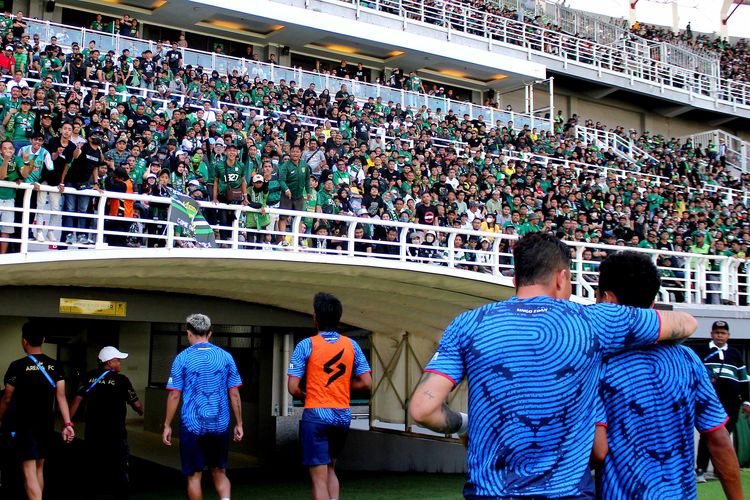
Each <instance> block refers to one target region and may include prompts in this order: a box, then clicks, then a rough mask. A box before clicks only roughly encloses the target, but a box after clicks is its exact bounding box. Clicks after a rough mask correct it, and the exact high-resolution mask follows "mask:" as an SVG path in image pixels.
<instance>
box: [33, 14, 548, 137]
mask: <svg viewBox="0 0 750 500" xmlns="http://www.w3.org/2000/svg"><path fill="white" fill-rule="evenodd" d="M26 23H27V24H28V27H29V28H28V29H29V32H30V33H32V34H34V33H39V35H40V37H42V38H43V39H44V40H49V38H50V36H52V35H54V36H57V41H58V43H59V44H60V45H61V46H63V47H67V46H69V45H70V44H72V43H73V42H78V44H79V45H80V46H81V47H86V46H87V44H88V42H89V41H91V40H93V41H95V42H96V47H97V49H99V50H100V51H102V50H103V51H105V52H106V51H108V50H114V51H115V53H116V54H119V53H120V52H121V51H122V50H123V49H125V48H127V49H129V50H130V51H131V52H132V53H137V54H140V53H141V52H143V51H144V50H146V49H148V50H151V51H154V50H155V49H156V42H154V41H150V40H143V39H138V38H132V37H125V36H122V35H119V34H118V35H114V34H112V33H105V32H102V31H95V30H91V29H88V28H79V27H73V26H67V25H63V24H58V23H53V22H50V21H44V20H39V19H26ZM165 49H166V48H165ZM180 51H181V52H182V54H183V65H191V66H193V67H197V66H201V67H203V68H204V69H206V70H210V71H213V70H216V71H218V72H219V73H228V74H231V73H232V71H234V70H237V71H238V73H239V74H240V75H241V76H244V75H251V76H258V77H260V78H261V79H269V80H271V81H274V82H278V81H280V80H281V79H285V80H286V81H287V83H290V82H291V81H294V82H295V83H297V85H298V87H299V88H307V87H309V85H310V84H311V83H314V84H315V85H316V88H318V89H320V90H322V89H329V91H330V90H333V92H334V93H335V91H336V90H337V89H339V88H340V86H341V85H347V86H348V87H349V91H351V92H352V93H353V94H354V95H355V97H357V98H358V99H360V100H366V99H368V98H369V97H376V98H377V97H382V98H383V100H384V101H385V102H389V101H393V103H394V104H395V103H398V104H401V106H402V107H403V108H404V109H414V108H419V107H421V106H427V107H428V108H430V109H432V110H436V109H442V110H443V111H448V110H453V111H455V112H456V114H459V115H463V114H468V115H469V116H470V117H471V118H472V119H474V118H477V117H478V116H480V115H484V116H485V117H486V118H489V119H490V120H491V121H492V123H494V122H495V121H496V120H502V121H505V122H507V121H513V122H514V123H518V124H520V125H522V126H523V125H525V124H528V125H529V126H530V127H531V128H533V127H535V126H537V127H544V128H550V127H551V126H552V122H551V120H549V119H546V118H540V117H538V116H535V115H533V114H527V113H518V112H514V111H504V110H501V109H497V108H492V107H488V106H483V105H481V104H474V103H471V102H465V101H456V100H453V99H448V98H445V97H435V96H431V95H429V94H422V93H418V92H412V91H409V90H403V89H394V88H391V87H388V86H385V85H380V84H373V83H366V82H359V81H354V80H350V79H343V78H337V77H335V76H333V75H326V74H322V73H316V72H313V71H307V70H303V69H301V68H293V67H287V66H281V65H278V64H270V63H264V62H260V61H252V60H248V59H244V58H238V57H234V56H229V55H225V54H217V53H215V52H206V51H201V50H197V49H190V48H182V49H180Z"/></svg>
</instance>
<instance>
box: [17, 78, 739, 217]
mask: <svg viewBox="0 0 750 500" xmlns="http://www.w3.org/2000/svg"><path fill="white" fill-rule="evenodd" d="M26 80H27V81H28V82H30V83H38V82H39V80H38V79H34V78H27V79H26ZM54 85H55V86H56V87H58V88H60V89H69V88H71V87H72V86H71V85H70V84H66V83H56V84H54ZM82 89H83V90H84V92H86V93H88V92H89V91H90V88H89V87H85V86H83V87H82ZM127 89H128V91H129V92H128V93H124V92H117V93H116V95H118V96H121V97H122V98H123V99H124V100H127V99H128V98H129V97H130V96H131V95H136V96H142V95H143V94H146V95H147V96H149V97H150V98H151V100H152V101H153V102H155V103H158V104H159V107H158V108H157V111H161V110H163V109H166V108H167V106H168V104H169V102H170V100H172V98H170V99H164V98H161V97H158V95H159V94H158V92H157V91H154V90H146V89H142V88H140V87H127ZM102 90H103V91H102V95H105V96H106V95H107V94H108V92H109V83H105V84H104V86H103V88H102ZM174 99H176V100H177V103H178V104H179V105H180V106H182V105H184V104H185V103H186V101H189V99H188V98H187V97H186V96H185V95H182V94H177V95H175V96H174ZM217 105H218V106H219V107H212V108H211V109H212V110H213V111H215V112H217V111H221V106H223V105H227V106H231V107H232V108H235V109H239V110H241V112H242V115H243V116H244V117H246V118H247V117H249V116H254V117H255V118H257V119H259V120H265V119H266V118H267V117H268V116H267V115H266V114H265V110H264V109H263V108H259V107H256V106H246V105H241V104H232V103H224V102H221V101H220V102H218V103H217ZM252 113H254V115H252ZM277 114H278V115H279V116H281V117H288V116H289V115H290V114H291V113H290V112H283V111H279V112H277ZM297 117H298V119H299V120H300V123H301V125H302V126H303V127H306V128H308V129H310V130H311V131H312V130H314V129H315V128H316V127H322V126H324V124H325V122H327V121H328V120H327V119H325V118H318V117H315V116H307V115H302V114H297ZM516 125H517V124H515V123H514V124H513V126H514V127H516ZM331 128H332V129H334V130H338V127H337V126H336V125H332V127H331ZM581 128H582V129H585V133H586V134H588V135H589V136H590V137H592V138H593V137H596V136H598V135H599V134H610V135H614V134H611V133H610V132H606V131H600V130H597V129H591V128H585V127H581ZM388 132H389V130H385V129H383V128H380V127H374V128H372V129H371V130H370V134H369V135H370V140H371V144H377V145H379V146H380V147H383V148H385V147H386V146H387V145H393V144H394V143H395V141H396V140H397V139H398V140H400V141H401V142H402V144H407V145H408V146H409V147H410V148H411V147H413V146H414V140H415V139H411V138H409V139H406V138H401V137H396V136H394V135H389V134H388ZM718 132H723V131H718ZM727 135H728V134H727ZM696 137H697V136H696ZM730 137H733V138H734V136H730ZM419 139H420V138H419V137H416V140H419ZM736 139H738V138H736ZM580 140H581V141H582V142H584V144H588V143H587V142H586V140H585V138H581V139H580ZM591 140H593V139H591ZM613 140H619V141H622V142H623V144H629V146H622V147H623V148H625V147H630V148H635V149H638V148H636V147H635V146H633V145H632V141H629V142H628V141H625V139H623V138H621V137H619V136H616V135H615V139H613ZM431 141H432V143H433V144H434V145H435V146H437V147H445V148H451V149H453V150H454V151H455V152H456V153H457V154H460V153H461V152H464V153H465V154H466V155H467V156H469V155H471V154H473V152H472V150H471V148H470V147H469V145H468V143H466V142H462V141H458V140H454V139H447V138H439V137H433V138H431ZM501 154H502V155H505V156H506V158H507V159H513V160H516V161H526V162H534V163H537V164H541V165H544V166H548V165H549V164H552V165H562V166H564V167H565V168H570V169H573V170H574V171H575V172H576V174H580V173H581V172H584V173H597V174H599V175H605V176H614V178H615V179H617V180H618V181H622V180H627V179H635V180H637V181H644V182H646V183H648V184H650V185H658V186H661V187H665V188H666V187H667V186H668V185H669V184H670V180H669V179H667V178H666V177H663V176H659V175H653V174H648V173H643V172H640V171H639V168H638V167H637V165H635V159H630V160H629V161H631V163H632V164H633V166H634V168H633V169H632V170H623V169H617V168H612V167H608V166H602V165H594V164H589V163H585V162H580V161H572V160H567V159H560V158H551V157H549V156H545V155H538V154H534V153H529V152H524V153H518V152H516V151H513V150H510V149H503V150H502V152H501V153H490V156H500V155H501ZM684 189H685V190H686V192H687V193H688V194H696V193H698V194H713V193H718V194H719V195H720V196H721V197H722V198H723V199H724V200H725V201H726V202H727V203H736V202H738V201H742V203H744V204H745V205H748V204H749V203H748V202H749V201H750V193H748V192H747V191H741V190H738V189H733V188H729V187H725V186H719V185H712V184H706V185H704V186H703V187H701V188H693V187H689V186H688V187H686V188H684Z"/></svg>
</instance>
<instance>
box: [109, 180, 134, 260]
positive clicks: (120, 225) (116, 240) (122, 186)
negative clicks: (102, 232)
mask: <svg viewBox="0 0 750 500" xmlns="http://www.w3.org/2000/svg"><path fill="white" fill-rule="evenodd" d="M113 177H114V181H113V182H112V183H107V186H106V187H107V191H114V192H118V193H129V194H133V181H131V180H130V176H128V172H127V171H126V170H125V168H124V167H122V166H120V167H117V168H116V169H115V171H114V173H113ZM108 215H109V216H111V217H121V218H127V219H132V218H133V200H121V199H119V198H111V199H110V200H109V212H108ZM130 224H131V221H128V220H122V219H119V220H111V219H110V220H108V221H107V224H106V226H107V230H109V231H117V232H118V233H121V234H116V235H115V234H110V235H107V242H108V243H109V244H110V245H111V246H117V247H124V246H126V241H127V234H124V233H127V232H128V230H129V229H130Z"/></svg>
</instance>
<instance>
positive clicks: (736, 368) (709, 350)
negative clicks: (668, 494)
mask: <svg viewBox="0 0 750 500" xmlns="http://www.w3.org/2000/svg"><path fill="white" fill-rule="evenodd" d="M728 341H729V323H727V322H726V321H714V324H713V325H712V326H711V341H710V342H708V343H707V344H701V345H697V346H694V349H695V353H696V354H697V355H698V357H699V358H700V359H701V360H702V361H703V364H704V365H705V366H706V369H707V370H708V372H709V376H710V377H711V383H712V384H713V386H714V389H715V390H716V395H717V396H719V401H721V404H722V405H723V406H724V410H725V411H726V412H727V415H729V420H728V421H727V424H726V428H727V430H728V431H729V432H734V428H735V426H736V424H737V418H738V417H739V412H740V408H742V411H744V412H745V413H750V394H748V389H749V387H748V385H749V384H750V378H748V374H747V367H746V366H745V362H744V360H743V357H742V354H741V353H740V351H738V350H737V349H735V348H734V347H730V346H729V344H728ZM708 459H709V452H708V445H707V443H706V441H705V440H704V439H703V437H701V439H700V441H699V442H698V457H697V459H696V471H695V478H696V481H697V482H699V483H703V482H705V481H706V479H705V476H704V473H705V471H706V467H707V466H708Z"/></svg>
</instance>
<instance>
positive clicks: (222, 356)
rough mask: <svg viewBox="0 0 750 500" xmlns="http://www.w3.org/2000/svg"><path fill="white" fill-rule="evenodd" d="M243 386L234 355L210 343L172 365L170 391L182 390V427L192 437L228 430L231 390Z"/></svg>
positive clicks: (192, 349) (185, 353)
mask: <svg viewBox="0 0 750 500" xmlns="http://www.w3.org/2000/svg"><path fill="white" fill-rule="evenodd" d="M240 385H242V379H240V374H239V373H238V371H237V365H235V364H234V359H233V358H232V355H231V354H229V353H228V352H227V351H225V350H224V349H222V348H220V347H216V346H215V345H213V344H210V343H208V342H201V343H199V344H193V345H191V346H190V347H188V348H187V349H185V350H184V351H182V352H181V353H180V354H178V355H177V357H176V358H175V360H174V363H172V371H171V373H170V375H169V381H168V382H167V389H172V390H177V391H182V412H181V413H180V416H181V418H182V426H183V427H184V428H185V429H186V430H188V431H189V432H191V433H193V434H199V435H203V434H220V433H223V432H226V430H227V429H228V428H229V392H228V391H229V389H231V388H233V387H239V386H240Z"/></svg>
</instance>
